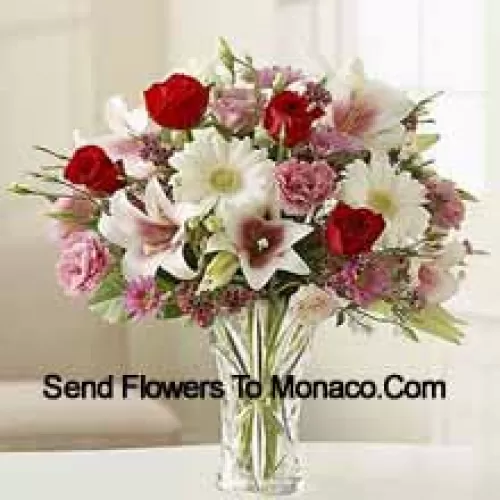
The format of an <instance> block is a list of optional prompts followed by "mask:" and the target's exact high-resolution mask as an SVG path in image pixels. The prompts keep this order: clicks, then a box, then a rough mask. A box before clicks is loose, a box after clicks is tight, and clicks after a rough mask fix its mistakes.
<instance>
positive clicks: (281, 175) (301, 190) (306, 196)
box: [275, 158, 336, 215]
mask: <svg viewBox="0 0 500 500" xmlns="http://www.w3.org/2000/svg"><path fill="white" fill-rule="evenodd" d="M275 177H276V181H277V183H278V187H279V195H280V201H281V205H282V208H283V210H284V211H285V212H286V213H287V214H289V215H307V214H308V213H309V211H310V210H311V209H313V208H316V207H318V206H319V205H321V203H323V202H324V201H325V200H327V199H328V197H329V196H330V195H331V194H332V192H333V188H334V182H335V177H336V175H335V173H334V171H333V170H332V168H331V167H330V166H329V165H328V163H326V162H324V161H317V162H314V163H308V162H305V161H299V160H297V159H294V158H293V159H291V160H288V161H286V162H284V163H281V164H279V165H278V166H277V167H276V170H275Z"/></svg>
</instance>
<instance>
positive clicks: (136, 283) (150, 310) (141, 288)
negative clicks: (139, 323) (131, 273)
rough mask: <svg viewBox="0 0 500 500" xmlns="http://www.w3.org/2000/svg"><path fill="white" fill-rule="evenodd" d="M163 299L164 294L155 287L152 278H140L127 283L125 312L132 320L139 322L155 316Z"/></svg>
mask: <svg viewBox="0 0 500 500" xmlns="http://www.w3.org/2000/svg"><path fill="white" fill-rule="evenodd" d="M164 299H165V297H164V294H162V292H161V290H160V289H159V288H158V287H157V286H156V282H155V279H154V278H153V277H152V276H148V277H140V278H137V279H135V280H132V281H129V282H128V283H127V288H126V290H125V300H124V302H125V310H126V311H127V312H128V313H129V314H130V316H131V317H132V318H133V319H136V320H140V319H143V318H145V317H146V316H148V315H154V314H156V313H157V312H158V310H159V309H160V307H161V306H162V305H163V302H164Z"/></svg>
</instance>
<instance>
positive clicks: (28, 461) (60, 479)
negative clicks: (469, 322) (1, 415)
mask: <svg viewBox="0 0 500 500" xmlns="http://www.w3.org/2000/svg"><path fill="white" fill-rule="evenodd" d="M302 452H303V457H304V462H305V465H306V471H307V475H306V484H305V488H304V490H303V491H302V492H300V493H298V494H295V495H292V496H291V497H288V498H291V499H293V500H295V499H309V500H350V499H352V500H364V499H370V500H393V499H394V500H396V499H397V500H413V499H415V500H417V499H418V500H422V499H423V500H495V499H498V498H500V493H499V490H498V489H496V488H493V483H492V482H490V481H491V480H492V477H487V474H486V471H488V470H490V471H499V470H500V467H499V466H500V463H497V466H496V467H495V466H494V464H492V463H491V461H489V460H488V461H487V460H485V459H484V458H482V455H481V454H480V453H479V452H478V451H477V450H474V449H472V448H465V447H464V448H462V447H435V446H427V445H390V444H365V443H307V444H303V445H302ZM218 459H219V454H218V447H217V446H185V447H177V448H156V449H138V450H121V451H85V452H51V453H3V454H0V496H1V498H6V499H7V498H8V499H9V500H31V499H33V500H35V499H36V500H45V499H50V500H63V499H64V500H68V499H71V500H80V499H81V500H83V499H85V500H100V499H103V500H104V499H105V500H138V499H139V500H156V499H162V500H197V499H203V500H215V499H221V500H225V499H228V500H229V499H231V500H233V499H239V498H241V499H246V498H249V499H256V498H258V497H257V496H255V495H247V494H245V495H243V494H238V495H236V494H226V493H222V492H220V491H218V490H217V489H216V488H215V481H214V480H215V473H216V470H217V466H218ZM492 476H493V474H492ZM282 498H283V497H282ZM284 498H286V497H284Z"/></svg>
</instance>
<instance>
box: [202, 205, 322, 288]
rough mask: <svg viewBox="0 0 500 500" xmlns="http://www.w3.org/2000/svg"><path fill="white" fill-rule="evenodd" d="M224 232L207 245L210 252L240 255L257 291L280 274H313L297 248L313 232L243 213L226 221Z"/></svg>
mask: <svg viewBox="0 0 500 500" xmlns="http://www.w3.org/2000/svg"><path fill="white" fill-rule="evenodd" d="M224 229H225V230H224V232H221V233H216V234H214V235H212V236H211V237H210V239H209V240H208V242H207V252H216V251H226V252H230V253H232V254H234V255H236V256H237V257H238V259H239V261H240V266H241V270H242V272H243V274H244V276H245V278H246V279H247V281H248V284H249V285H250V288H252V289H253V290H260V289H261V288H263V287H264V286H265V285H266V284H267V283H268V281H269V280H270V279H271V277H272V276H273V274H274V273H275V272H276V271H278V270H283V271H288V272H290V273H293V274H298V275H302V276H304V275H307V274H309V273H310V270H309V267H308V266H307V264H306V263H305V262H304V261H303V260H302V259H301V258H300V256H299V255H298V254H297V253H296V252H295V251H294V249H293V245H294V244H295V243H297V242H298V241H300V240H301V239H302V238H304V237H305V236H307V235H308V234H309V233H310V232H311V231H312V230H313V228H312V227H311V226H308V225H306V224H299V223H297V222H293V221H291V220H287V219H279V218H272V219H271V220H268V219H266V218H264V217H263V216H261V214H260V213H259V212H258V211H255V210H254V211H250V210H247V211H242V212H240V213H236V214H235V213H233V214H231V215H229V214H227V215H226V217H224Z"/></svg>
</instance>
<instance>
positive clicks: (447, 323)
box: [409, 305, 464, 344]
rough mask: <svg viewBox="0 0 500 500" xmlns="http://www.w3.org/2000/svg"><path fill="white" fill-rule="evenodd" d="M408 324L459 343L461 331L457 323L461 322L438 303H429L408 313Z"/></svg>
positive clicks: (461, 335)
mask: <svg viewBox="0 0 500 500" xmlns="http://www.w3.org/2000/svg"><path fill="white" fill-rule="evenodd" d="M409 320H410V324H411V325H412V326H413V327H415V328H416V329H417V330H420V331H422V332H426V333H430V334H431V335H434V336H436V337H439V338H441V339H443V340H447V341H448V342H453V343H454V344H460V341H461V339H462V337H463V336H464V334H463V332H462V331H461V330H460V329H459V328H458V327H457V324H463V322H461V321H460V320H458V319H457V318H455V317H453V316H452V315H451V314H450V313H448V312H447V311H446V310H445V309H443V308H442V307H441V306H439V305H429V306H427V307H425V308H424V309H422V310H421V311H419V312H413V313H411V314H410V315H409Z"/></svg>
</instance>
